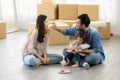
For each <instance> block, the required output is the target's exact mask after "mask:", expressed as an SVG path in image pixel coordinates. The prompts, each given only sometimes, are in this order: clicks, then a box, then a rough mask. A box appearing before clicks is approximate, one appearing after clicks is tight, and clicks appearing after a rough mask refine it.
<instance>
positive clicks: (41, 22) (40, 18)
mask: <svg viewBox="0 0 120 80" xmlns="http://www.w3.org/2000/svg"><path fill="white" fill-rule="evenodd" d="M46 19H47V16H46V15H39V16H38V17H37V20H36V28H37V29H38V37H37V41H38V42H40V43H42V42H43V41H44V37H45V33H46V29H45V25H44V21H45V20H46Z"/></svg>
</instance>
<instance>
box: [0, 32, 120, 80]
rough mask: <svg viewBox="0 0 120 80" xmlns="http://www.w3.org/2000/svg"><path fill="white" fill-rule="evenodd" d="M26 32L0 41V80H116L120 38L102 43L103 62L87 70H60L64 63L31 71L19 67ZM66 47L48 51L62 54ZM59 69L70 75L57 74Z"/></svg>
mask: <svg viewBox="0 0 120 80" xmlns="http://www.w3.org/2000/svg"><path fill="white" fill-rule="evenodd" d="M26 33H27V32H25V31H20V32H16V33H12V34H8V37H7V39H0V80H120V37H113V38H111V39H110V40H104V41H103V46H104V50H105V54H106V60H105V61H104V63H103V64H100V65H97V66H94V67H91V68H90V69H89V70H85V69H83V68H72V67H64V66H63V64H64V61H63V62H62V63H61V64H56V65H49V66H40V67H39V68H38V69H33V68H30V67H27V66H25V65H23V63H22V59H21V54H20V50H21V47H22V45H23V43H24V41H25V37H26ZM67 46H68V45H57V46H50V47H49V48H48V52H53V53H57V54H61V55H62V50H63V48H65V47H67ZM60 69H70V71H71V73H69V74H59V73H58V71H59V70H60Z"/></svg>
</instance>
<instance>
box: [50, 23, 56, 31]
mask: <svg viewBox="0 0 120 80" xmlns="http://www.w3.org/2000/svg"><path fill="white" fill-rule="evenodd" d="M48 27H49V28H52V29H54V30H57V27H56V24H55V23H52V24H49V26H48Z"/></svg>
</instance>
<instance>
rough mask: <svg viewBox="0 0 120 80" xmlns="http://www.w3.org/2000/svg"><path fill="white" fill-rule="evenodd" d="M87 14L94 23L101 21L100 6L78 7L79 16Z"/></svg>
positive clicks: (80, 5)
mask: <svg viewBox="0 0 120 80" xmlns="http://www.w3.org/2000/svg"><path fill="white" fill-rule="evenodd" d="M83 13H87V14H88V15H89V17H90V19H91V20H92V21H98V20H99V6H98V5H82V4H79V5H78V15H81V14H83Z"/></svg>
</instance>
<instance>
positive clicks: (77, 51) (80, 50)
mask: <svg viewBox="0 0 120 80" xmlns="http://www.w3.org/2000/svg"><path fill="white" fill-rule="evenodd" d="M82 51H83V50H82V49H79V50H78V49H75V52H76V53H80V52H82Z"/></svg>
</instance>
